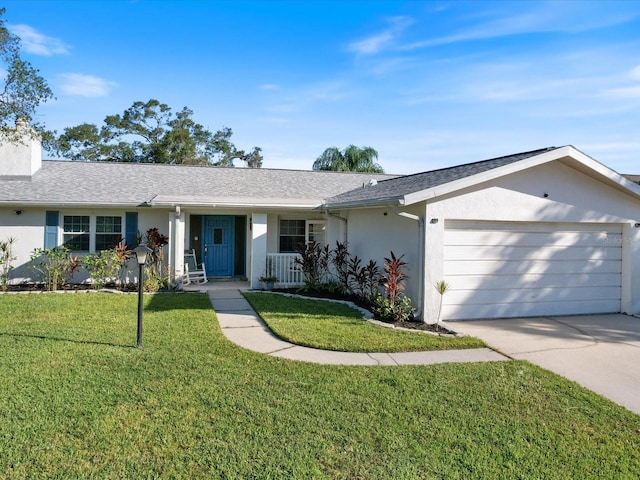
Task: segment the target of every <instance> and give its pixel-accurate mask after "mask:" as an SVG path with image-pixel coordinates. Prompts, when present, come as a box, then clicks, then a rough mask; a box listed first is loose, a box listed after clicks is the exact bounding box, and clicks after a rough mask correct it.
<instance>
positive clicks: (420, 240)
mask: <svg viewBox="0 0 640 480" xmlns="http://www.w3.org/2000/svg"><path fill="white" fill-rule="evenodd" d="M391 208H392V209H393V213H395V214H396V215H398V216H400V217H404V218H408V219H409V220H414V221H416V222H418V265H419V266H420V275H418V298H417V302H416V303H417V305H418V309H417V310H416V313H415V316H416V318H421V317H422V298H423V296H424V285H423V283H424V274H425V272H424V240H425V238H424V234H425V233H424V219H423V218H421V217H419V216H418V215H413V214H412V213H407V212H401V211H399V210H398V206H397V205H393V206H392V207H391ZM422 321H424V318H423V319H422Z"/></svg>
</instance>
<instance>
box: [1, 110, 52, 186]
mask: <svg viewBox="0 0 640 480" xmlns="http://www.w3.org/2000/svg"><path fill="white" fill-rule="evenodd" d="M41 166H42V145H41V144H40V138H39V137H38V136H37V134H36V133H35V132H34V131H33V130H30V129H29V124H28V123H27V122H26V121H25V120H23V119H21V118H19V119H17V120H16V129H15V132H14V133H13V134H12V133H9V134H8V135H7V134H5V135H0V179H3V178H4V179H29V178H31V177H32V176H33V174H34V173H36V172H37V171H38V170H40V167H41Z"/></svg>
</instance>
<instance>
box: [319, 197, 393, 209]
mask: <svg viewBox="0 0 640 480" xmlns="http://www.w3.org/2000/svg"><path fill="white" fill-rule="evenodd" d="M403 202H404V199H403V197H386V198H379V199H375V200H364V201H357V200H356V201H353V202H340V203H326V204H324V205H322V208H323V209H328V210H349V209H357V208H371V207H385V206H393V205H403V204H404V203H403Z"/></svg>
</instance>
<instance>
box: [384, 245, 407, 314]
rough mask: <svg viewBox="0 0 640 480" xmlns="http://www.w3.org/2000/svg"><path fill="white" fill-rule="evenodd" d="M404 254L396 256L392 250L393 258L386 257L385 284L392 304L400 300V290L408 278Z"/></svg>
mask: <svg viewBox="0 0 640 480" xmlns="http://www.w3.org/2000/svg"><path fill="white" fill-rule="evenodd" d="M403 257H404V255H400V256H399V257H396V256H395V254H394V253H393V251H392V252H391V258H385V259H384V273H385V274H384V276H383V280H382V281H383V284H384V290H385V292H386V294H387V298H388V299H389V302H391V305H395V304H396V301H397V300H398V296H399V295H400V292H402V290H404V281H405V280H406V279H407V274H406V269H405V267H406V266H407V263H406V262H403V261H402V258H403Z"/></svg>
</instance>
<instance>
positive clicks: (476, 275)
mask: <svg viewBox="0 0 640 480" xmlns="http://www.w3.org/2000/svg"><path fill="white" fill-rule="evenodd" d="M621 272H622V227H621V226H620V225H618V224H573V223H520V222H482V221H451V220H449V221H447V222H446V224H445V234H444V277H445V280H446V281H447V282H448V283H449V284H450V286H451V289H450V290H449V291H448V292H447V293H446V294H445V295H444V299H443V310H442V318H444V319H450V320H453V319H465V318H498V317H518V316H539V315H570V314H581V313H608V312H619V311H620V295H621V278H622V275H621Z"/></svg>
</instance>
